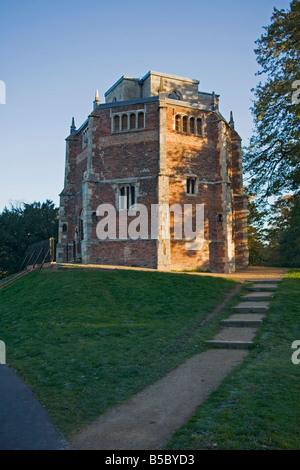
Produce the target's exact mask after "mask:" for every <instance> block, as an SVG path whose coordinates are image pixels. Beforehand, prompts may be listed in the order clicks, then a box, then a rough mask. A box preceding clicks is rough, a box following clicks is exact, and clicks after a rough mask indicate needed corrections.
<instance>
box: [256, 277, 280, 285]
mask: <svg viewBox="0 0 300 470" xmlns="http://www.w3.org/2000/svg"><path fill="white" fill-rule="evenodd" d="M281 279H282V278H278V279H257V280H254V281H253V282H255V283H256V284H277V283H278V282H280V281H281Z"/></svg>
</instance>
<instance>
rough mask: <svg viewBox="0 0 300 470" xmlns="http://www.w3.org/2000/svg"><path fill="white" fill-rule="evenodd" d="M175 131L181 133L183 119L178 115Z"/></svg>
mask: <svg viewBox="0 0 300 470" xmlns="http://www.w3.org/2000/svg"><path fill="white" fill-rule="evenodd" d="M175 130H176V131H181V117H180V115H179V114H176V116H175Z"/></svg>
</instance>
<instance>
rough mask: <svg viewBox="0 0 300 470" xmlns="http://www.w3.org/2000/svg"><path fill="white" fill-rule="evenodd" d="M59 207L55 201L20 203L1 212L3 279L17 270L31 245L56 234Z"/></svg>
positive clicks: (0, 270)
mask: <svg viewBox="0 0 300 470" xmlns="http://www.w3.org/2000/svg"><path fill="white" fill-rule="evenodd" d="M57 233H58V208H56V207H55V205H54V204H53V202H52V201H49V200H47V201H46V202H43V203H40V202H34V203H32V204H26V203H21V204H19V205H17V206H12V207H11V208H10V209H7V208H5V209H4V210H3V212H2V213H1V214H0V279H1V277H5V276H6V275H8V274H13V273H15V272H18V270H19V268H20V266H21V263H22V261H23V259H24V256H25V254H26V251H27V248H28V246H29V245H32V244H34V243H38V242H40V241H43V240H46V239H47V238H50V237H54V238H57Z"/></svg>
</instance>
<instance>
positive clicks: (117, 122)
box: [114, 116, 120, 131]
mask: <svg viewBox="0 0 300 470" xmlns="http://www.w3.org/2000/svg"><path fill="white" fill-rule="evenodd" d="M119 130H120V118H119V116H115V117H114V131H119Z"/></svg>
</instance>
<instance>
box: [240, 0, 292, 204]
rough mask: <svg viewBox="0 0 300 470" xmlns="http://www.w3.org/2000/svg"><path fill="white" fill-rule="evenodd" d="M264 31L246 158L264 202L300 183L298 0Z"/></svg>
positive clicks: (253, 184)
mask: <svg viewBox="0 0 300 470" xmlns="http://www.w3.org/2000/svg"><path fill="white" fill-rule="evenodd" d="M264 29H265V33H264V34H263V35H262V36H261V38H260V39H258V40H257V41H256V44H257V48H256V49H255V53H256V56H257V62H258V64H259V65H260V66H261V70H260V71H259V72H258V75H262V76H263V77H264V82H263V83H262V82H260V83H259V84H258V86H257V87H256V89H255V90H252V91H254V93H255V99H254V106H253V108H252V113H253V117H254V124H255V133H254V135H253V137H252V138H251V140H250V145H249V147H248V149H247V150H246V153H245V157H244V161H245V170H246V172H247V173H248V174H249V175H250V177H251V184H250V189H251V191H253V192H255V194H257V195H260V198H261V200H263V199H266V198H268V197H270V196H275V197H276V196H281V195H282V194H283V193H284V192H285V191H288V192H290V193H291V194H295V192H297V191H298V190H299V186H300V96H299V95H300V68H299V67H300V65H299V64H300V1H298V0H293V1H292V2H291V3H290V9H289V10H287V11H285V10H278V9H276V8H274V12H273V15H272V17H271V24H270V25H269V26H267V27H265V28H264Z"/></svg>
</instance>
